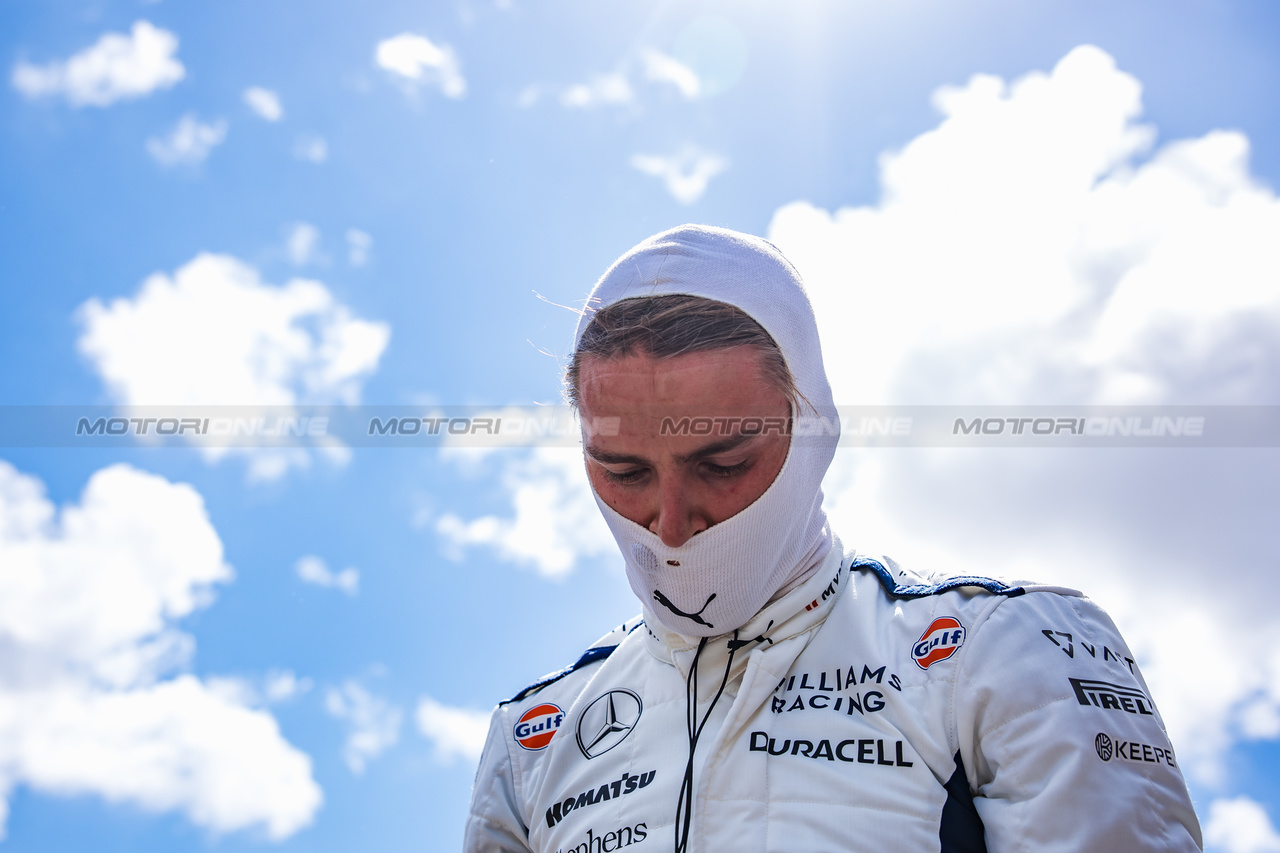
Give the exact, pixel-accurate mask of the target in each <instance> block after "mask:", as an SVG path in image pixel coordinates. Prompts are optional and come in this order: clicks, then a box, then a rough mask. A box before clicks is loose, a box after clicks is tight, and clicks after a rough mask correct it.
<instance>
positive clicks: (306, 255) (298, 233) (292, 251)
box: [284, 222, 322, 267]
mask: <svg viewBox="0 0 1280 853" xmlns="http://www.w3.org/2000/svg"><path fill="white" fill-rule="evenodd" d="M284 247H285V253H286V254H287V255H288V256H289V263H291V264H293V265H294V266H296V267H302V266H306V265H307V264H310V263H315V262H316V261H319V260H321V259H322V256H321V254H320V229H319V228H317V227H315V226H314V225H312V224H311V223H310V222H295V223H294V224H293V225H291V226H289V231H288V234H287V235H286V236H285V241H284Z"/></svg>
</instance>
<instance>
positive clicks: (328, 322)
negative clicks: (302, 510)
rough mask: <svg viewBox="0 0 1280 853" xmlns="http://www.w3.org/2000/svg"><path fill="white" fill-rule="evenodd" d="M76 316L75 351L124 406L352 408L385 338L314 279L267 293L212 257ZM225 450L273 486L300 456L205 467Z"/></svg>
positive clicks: (242, 267) (285, 453)
mask: <svg viewBox="0 0 1280 853" xmlns="http://www.w3.org/2000/svg"><path fill="white" fill-rule="evenodd" d="M77 319H78V320H79V322H80V323H81V325H82V326H83V328H84V332H83V333H82V334H81V336H80V338H79V340H78V341H77V345H78V347H79V350H80V352H81V353H82V354H83V355H84V356H85V357H86V358H88V359H89V362H90V363H91V365H92V366H93V368H94V369H95V370H96V371H97V373H98V375H99V376H100V377H101V378H102V380H103V381H104V382H105V383H106V384H107V387H108V389H109V391H110V392H111V394H112V396H113V397H114V398H115V400H117V401H118V402H120V403H123V404H125V405H129V406H144V405H191V406H203V405H209V406H228V405H234V406H245V407H262V406H285V407H288V406H293V405H295V404H297V403H299V402H302V403H309V404H311V403H316V404H318V403H324V402H340V403H347V404H354V403H356V402H357V401H358V400H359V397H360V389H361V385H362V384H363V382H364V380H365V378H366V377H367V376H369V375H370V374H371V373H373V371H374V370H375V369H376V368H377V366H378V361H379V359H380V358H381V356H382V352H383V350H384V349H385V348H386V346H387V341H388V340H389V338H390V335H391V330H390V327H389V326H388V325H387V324H386V323H380V322H373V321H369V320H362V319H360V318H357V317H354V316H352V314H351V310H350V309H349V308H347V307H346V306H345V305H342V304H340V303H338V302H337V301H336V300H335V299H334V298H333V295H332V294H331V293H330V292H329V290H328V289H327V288H326V287H325V286H324V285H323V284H322V283H321V282H318V281H314V280H308V279H293V280H291V281H289V282H288V283H287V284H285V285H284V286H283V287H277V286H274V285H270V284H267V283H265V282H263V281H262V280H261V279H260V277H259V275H258V272H257V271H256V270H255V269H253V268H252V267H250V266H249V265H247V264H245V263H244V262H242V261H240V260H237V259H236V258H233V257H230V256H227V255H212V254H201V255H198V256H197V257H196V258H194V259H193V260H192V261H190V262H189V263H187V264H186V265H184V266H182V267H181V268H179V269H178V271H177V272H176V273H174V274H173V276H172V277H170V276H169V275H166V274H164V273H155V274H153V275H151V276H150V277H149V278H147V280H146V281H144V282H143V284H142V286H141V288H140V289H139V290H138V292H137V293H136V294H135V295H134V296H133V297H132V298H124V297H121V298H118V299H115V300H112V301H111V303H110V304H109V305H104V304H103V303H102V302H101V301H100V300H98V299H96V298H95V299H91V300H89V301H88V302H86V303H84V304H83V305H81V306H80V308H79V310H78V311H77ZM238 414H242V415H244V416H245V417H248V416H249V414H252V412H249V413H248V414H246V413H245V412H240V413H238ZM233 450H234V451H236V452H240V453H242V454H245V455H248V458H249V460H250V469H249V474H250V476H251V477H252V478H264V479H270V478H273V477H279V476H281V475H282V474H284V473H285V472H286V471H287V470H288V469H289V467H291V466H295V465H306V464H307V463H308V460H309V459H310V457H309V456H308V454H307V452H306V451H305V450H303V449H301V448H243V447H242V448H226V447H222V448H218V447H203V448H202V453H204V455H205V456H206V458H207V459H209V460H211V461H212V460H216V459H219V458H221V457H222V456H224V455H225V454H227V453H229V452H232V451H233ZM335 458H337V457H335ZM339 461H340V459H339Z"/></svg>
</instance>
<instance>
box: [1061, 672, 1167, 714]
mask: <svg viewBox="0 0 1280 853" xmlns="http://www.w3.org/2000/svg"><path fill="white" fill-rule="evenodd" d="M1070 681H1071V689H1072V690H1074V691H1075V693H1076V699H1078V700H1079V701H1080V704H1081V705H1092V706H1093V707H1095V708H1105V709H1106V710H1108V711H1124V712H1126V713H1129V714H1143V715H1146V716H1151V715H1152V710H1151V708H1152V704H1151V700H1150V699H1148V698H1147V694H1145V693H1143V692H1142V691H1141V690H1139V689H1138V688H1136V687H1125V686H1123V685H1120V684H1112V683H1111V682H1109V681H1092V680H1090V679H1087V678H1072V679H1070Z"/></svg>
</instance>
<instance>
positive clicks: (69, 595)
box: [0, 461, 322, 839]
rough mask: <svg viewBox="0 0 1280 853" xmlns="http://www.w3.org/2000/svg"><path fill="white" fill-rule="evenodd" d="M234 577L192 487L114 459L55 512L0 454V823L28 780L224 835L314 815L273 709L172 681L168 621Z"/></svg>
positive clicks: (275, 830)
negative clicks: (6, 799) (179, 818)
mask: <svg viewBox="0 0 1280 853" xmlns="http://www.w3.org/2000/svg"><path fill="white" fill-rule="evenodd" d="M231 575H232V572H231V568H230V567H229V566H227V565H226V564H225V563H224V562H223V549H222V543H221V541H220V540H219V538H218V535H217V533H216V531H215V530H214V529H213V527H212V525H211V524H210V523H209V518H208V513H207V512H206V510H205V507H204V502H203V500H202V499H201V497H200V495H199V494H198V493H197V492H196V491H195V490H194V489H193V488H191V487H190V486H188V485H185V484H175V483H170V482H168V481H166V480H164V479H163V478H161V477H157V476H154V475H151V474H146V473H143V472H141V471H138V470H136V469H134V468H131V467H129V466H127V465H114V466H112V467H110V468H105V469H103V470H101V471H98V472H97V473H95V474H94V475H93V476H92V477H91V478H90V480H89V482H88V484H87V485H86V486H85V489H84V492H83V494H82V495H81V499H80V503H79V504H78V505H75V506H66V507H64V508H63V509H62V510H61V512H59V511H58V510H57V509H56V508H55V507H54V506H53V504H52V503H50V502H49V501H48V499H47V498H46V497H45V495H44V489H43V486H42V484H41V483H40V482H39V481H38V480H36V479H35V478H33V477H29V476H26V475H23V474H20V473H19V472H17V471H16V470H14V469H13V468H12V467H11V466H10V465H9V464H8V463H5V462H2V461H0V648H3V649H4V654H3V656H2V657H0V817H3V814H4V811H5V806H4V803H3V796H4V795H6V794H8V793H9V792H10V791H11V790H12V788H13V787H14V786H16V785H26V786H29V787H31V788H32V789H34V790H38V791H41V792H43V793H46V794H53V795H65V796H70V795H85V794H88V795H93V796H98V797H102V798H104V799H106V800H108V801H110V802H122V803H129V804H131V805H134V806H137V807H140V808H142V809H145V810H148V811H156V812H161V811H178V812H182V813H183V814H185V815H186V816H187V818H188V819H190V820H191V821H192V822H194V823H196V824H198V825H200V826H203V827H207V828H209V829H211V830H213V831H214V832H218V833H222V832H231V831H235V830H241V829H248V828H260V829H264V830H265V831H266V833H267V835H269V836H270V837H271V838H273V839H282V838H285V837H287V836H289V835H292V834H293V833H295V832H297V831H298V830H299V829H301V828H302V827H304V826H306V825H308V824H309V823H310V822H311V821H312V819H313V817H314V815H315V813H316V811H317V809H319V807H320V803H321V800H322V794H321V791H320V788H319V787H318V786H317V785H316V783H315V781H314V780H313V779H312V776H311V761H310V759H309V758H308V757H307V756H306V755H305V754H303V753H301V752H299V751H298V750H297V749H295V748H294V747H292V746H291V745H290V744H289V743H288V742H287V741H285V740H284V738H283V737H282V736H281V734H280V730H279V727H278V726H277V724H276V721H275V720H274V719H273V718H272V717H271V715H270V714H268V713H266V712H265V711H261V710H257V709H254V708H252V707H249V706H248V705H247V704H246V703H244V702H243V701H241V698H242V697H240V696H239V695H237V694H236V692H235V691H232V690H229V689H227V684H226V683H225V682H222V681H220V680H218V679H209V680H208V681H205V682H202V681H200V680H199V679H197V678H194V677H192V676H190V675H176V676H173V677H169V676H170V674H171V673H172V672H173V671H174V670H175V668H177V667H180V666H182V665H184V664H185V663H186V662H187V660H188V659H189V658H190V656H191V654H192V650H193V648H194V642H193V641H192V639H191V637H190V636H188V635H186V634H184V633H183V632H181V631H180V630H179V629H178V628H177V627H176V623H177V621H178V620H180V619H182V618H183V617H185V616H187V615H189V614H191V613H192V612H194V611H196V610H198V609H200V608H202V607H205V606H207V605H208V604H209V603H210V602H211V600H212V593H211V590H212V587H213V585H215V584H219V583H226V582H228V581H229V580H230V579H231ZM2 832H3V825H2V824H0V834H2Z"/></svg>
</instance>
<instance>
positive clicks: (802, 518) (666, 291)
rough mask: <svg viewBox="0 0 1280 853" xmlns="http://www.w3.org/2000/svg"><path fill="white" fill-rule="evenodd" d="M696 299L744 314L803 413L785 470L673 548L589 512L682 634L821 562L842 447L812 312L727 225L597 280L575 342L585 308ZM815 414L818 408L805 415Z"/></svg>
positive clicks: (663, 240) (652, 245) (787, 272)
mask: <svg viewBox="0 0 1280 853" xmlns="http://www.w3.org/2000/svg"><path fill="white" fill-rule="evenodd" d="M666 295H687V296H700V297H703V298H705V299H712V300H715V301H717V302H724V303H727V304H729V305H733V306H735V307H737V308H739V309H741V310H742V311H745V312H746V313H747V314H748V315H750V316H751V318H752V319H754V320H755V321H756V322H757V323H759V324H760V325H761V326H762V327H763V328H764V330H765V331H766V332H768V333H769V335H770V337H772V338H773V340H774V342H775V343H777V345H778V347H779V349H781V351H782V356H783V359H784V360H785V361H786V364H787V367H788V369H790V371H791V374H792V377H793V378H794V380H795V384H796V389H797V391H799V395H800V399H801V403H800V405H802V406H805V407H806V411H803V412H799V411H796V410H795V406H794V405H793V408H792V415H793V423H797V424H798V423H800V419H799V417H798V416H800V415H804V416H805V422H806V423H812V424H816V425H817V428H816V429H805V430H804V431H803V433H804V434H799V431H798V430H793V434H792V436H791V442H790V448H789V450H788V452H787V458H786V461H785V462H784V463H783V466H782V469H781V471H779V472H778V476H777V477H776V478H775V479H774V481H773V484H772V485H770V486H769V488H768V489H767V490H766V491H765V493H764V494H763V495H761V496H760V497H759V498H757V499H756V500H755V502H754V503H752V504H751V505H750V506H748V507H747V508H746V509H744V510H742V511H741V512H739V513H738V514H737V515H734V516H732V517H731V518H728V519H726V520H724V521H722V522H720V523H718V524H715V525H712V526H711V527H709V528H707V529H706V530H704V531H702V532H701V533H698V534H696V535H695V536H693V538H691V539H690V540H689V541H688V542H686V543H684V544H683V545H681V546H679V547H677V548H671V547H668V546H666V545H664V544H663V543H662V540H661V539H660V538H659V537H658V535H657V534H655V533H653V532H651V531H649V530H647V529H646V528H644V527H642V526H640V525H639V524H637V523H635V522H634V521H631V520H629V519H627V518H624V517H623V516H621V515H619V514H618V513H617V512H616V511H615V510H614V509H613V508H612V507H610V506H609V505H608V504H606V503H605V502H604V501H603V500H601V498H600V496H599V495H598V494H595V490H594V489H593V490H592V493H593V494H595V499H596V504H597V505H598V506H599V507H600V512H601V513H602V514H603V515H604V518H605V521H606V522H607V523H608V525H609V529H610V530H611V531H612V532H613V536H614V538H615V539H616V540H617V542H618V547H619V548H620V549H621V551H622V556H623V559H624V560H625V562H626V572H627V580H628V581H629V582H630V584H631V589H632V591H633V592H635V594H636V595H637V596H638V597H639V598H640V600H641V601H642V602H644V603H645V604H646V605H647V606H648V607H649V608H650V610H651V612H652V613H653V614H654V615H655V616H656V617H657V618H658V620H659V621H661V622H662V624H663V625H665V626H666V627H667V628H668V629H670V630H672V631H675V632H676V633H678V634H682V635H684V636H687V637H714V636H718V635H720V634H725V633H728V632H730V631H733V630H735V629H737V628H739V627H741V626H742V625H744V624H746V622H747V621H748V620H749V619H750V618H751V617H752V616H754V615H755V614H756V613H757V612H758V611H759V610H760V608H761V607H763V606H764V605H765V603H766V602H768V601H769V600H770V599H771V598H772V597H773V596H774V595H775V594H777V593H778V592H779V591H780V590H782V589H784V588H787V587H789V586H791V585H794V584H795V583H797V582H798V581H799V580H801V579H803V578H804V577H806V576H807V574H808V573H809V572H810V571H811V570H812V569H813V568H814V566H816V565H817V564H818V563H819V562H820V561H821V560H822V558H823V557H825V556H826V555H827V553H828V552H829V551H830V549H831V547H832V542H833V537H832V534H831V530H830V528H829V527H828V525H827V517H826V514H825V513H824V512H823V510H822V478H823V476H824V475H825V474H826V472H827V467H828V466H829V465H830V464H831V459H832V457H833V456H834V454H835V447H836V442H837V440H838V439H839V418H838V417H837V415H836V411H835V404H834V402H833V401H832V398H831V386H830V385H829V384H828V382H827V375H826V371H825V370H824V368H823V364H822V350H821V347H820V345H819V341H818V327H817V324H816V322H815V321H814V316H813V308H812V306H811V305H810V304H809V297H808V296H807V295H806V294H805V291H804V285H803V283H802V282H801V280H800V276H799V274H798V273H797V272H796V270H795V268H794V267H792V266H791V264H790V263H789V262H788V261H787V259H786V258H784V257H783V256H782V253H781V252H779V251H778V250H777V248H775V247H774V246H773V245H772V244H771V243H769V242H767V241H765V240H762V239H760V238H759V237H753V236H751V235H748V234H740V233H738V232H735V231H729V230H727V229H723V228H712V227H708V226H701V225H684V226H681V227H679V228H673V229H672V230H670V231H665V232H663V233H661V234H657V235H654V236H653V237H650V238H649V239H647V240H645V241H644V242H642V243H640V244H639V245H637V246H635V247H634V248H632V249H631V250H630V251H628V252H627V253H626V254H624V255H623V256H622V257H620V258H619V259H618V260H617V261H615V262H614V264H613V266H611V267H610V268H609V270H608V271H607V272H606V273H605V274H604V276H603V277H601V279H600V281H598V282H597V283H596V286H595V288H594V289H593V290H592V291H591V296H590V298H589V300H588V302H587V304H588V306H590V309H589V310H588V311H586V312H584V313H583V315H582V317H581V319H580V320H579V322H578V330H577V334H576V335H575V336H574V348H575V350H576V349H577V344H578V341H580V340H581V338H582V334H583V332H584V331H585V330H586V328H587V326H588V325H589V324H590V322H591V316H592V314H591V311H593V310H598V309H600V308H605V307H607V306H609V305H612V304H613V303H615V302H619V301H621V300H623V299H633V298H636V297H646V296H666ZM808 406H812V407H813V410H816V411H811V410H808V408H807V407H808Z"/></svg>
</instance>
